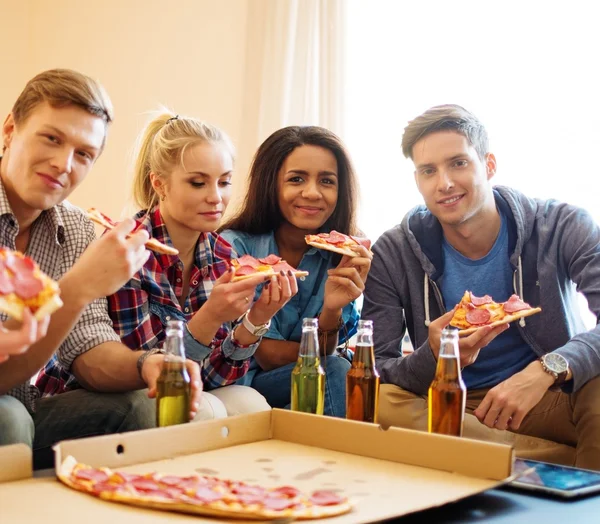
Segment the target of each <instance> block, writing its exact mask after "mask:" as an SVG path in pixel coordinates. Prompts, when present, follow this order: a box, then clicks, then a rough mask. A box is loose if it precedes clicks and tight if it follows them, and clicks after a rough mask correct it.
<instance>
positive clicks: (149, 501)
mask: <svg viewBox="0 0 600 524" xmlns="http://www.w3.org/2000/svg"><path fill="white" fill-rule="evenodd" d="M58 478H59V480H60V481H61V482H63V483H64V484H65V485H67V486H69V487H70V488H73V489H76V490H78V491H83V492H85V493H88V494H90V495H93V496H96V497H99V498H101V499H104V500H107V501H111V502H120V503H122V504H129V505H133V506H139V507H142V508H148V509H158V510H163V511H176V512H180V513H190V514H196V515H204V516H208V517H222V518H228V519H249V520H275V519H281V520H282V521H284V520H285V521H286V522H287V521H288V520H289V521H290V522H291V521H293V520H307V519H319V518H326V517H333V516H335V515H341V514H343V513H347V512H349V511H350V510H351V509H352V505H351V504H350V502H349V501H348V499H347V498H346V497H343V496H340V495H338V494H337V493H333V492H331V491H315V492H313V493H312V494H311V495H308V494H304V493H302V492H301V491H300V490H298V489H296V488H294V487H292V486H281V487H275V488H264V487H262V486H259V485H256V484H246V483H245V482H242V481H236V480H227V479H220V478H217V477H208V476H201V475H199V474H195V473H194V474H191V475H186V476H180V475H173V474H161V473H157V472H150V473H146V474H143V475H138V474H134V473H125V472H119V471H112V470H110V469H109V468H94V467H91V466H88V465H86V464H81V463H78V462H77V461H76V460H75V458H74V457H72V456H69V457H67V458H66V459H65V460H64V462H63V463H62V464H61V466H60V468H59V471H58Z"/></svg>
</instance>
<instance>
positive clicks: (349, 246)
mask: <svg viewBox="0 0 600 524" xmlns="http://www.w3.org/2000/svg"><path fill="white" fill-rule="evenodd" d="M304 240H305V241H306V243H307V244H308V245H310V246H313V247H316V248H317V249H324V250H325V251H332V252H334V253H339V254H340V255H347V256H349V257H355V256H358V255H359V253H358V252H357V248H358V247H359V246H364V247H366V248H367V249H368V250H369V251H371V241H370V240H369V239H368V238H359V237H355V236H352V235H345V234H344V233H339V232H338V231H331V232H330V233H319V234H318V235H305V236H304Z"/></svg>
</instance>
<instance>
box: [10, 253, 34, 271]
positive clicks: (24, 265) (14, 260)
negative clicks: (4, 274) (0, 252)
mask: <svg viewBox="0 0 600 524" xmlns="http://www.w3.org/2000/svg"><path fill="white" fill-rule="evenodd" d="M4 263H5V265H6V267H7V268H8V269H10V270H11V271H12V272H13V273H14V274H15V275H30V274H31V273H33V270H34V269H35V263H34V262H33V260H31V259H30V258H29V257H19V256H16V255H13V254H12V253H9V254H8V255H7V256H6V259H5V262H4Z"/></svg>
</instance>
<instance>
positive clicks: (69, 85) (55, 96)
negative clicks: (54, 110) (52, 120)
mask: <svg viewBox="0 0 600 524" xmlns="http://www.w3.org/2000/svg"><path fill="white" fill-rule="evenodd" d="M43 102H48V103H49V104H50V105H51V106H53V107H65V106H68V105H74V106H77V107H81V108H82V109H85V110H86V111H88V112H89V113H91V114H92V115H96V116H99V117H100V118H102V119H103V120H104V122H106V124H110V123H111V122H112V120H113V106H112V102H111V101H110V98H109V97H108V94H107V93H106V91H105V89H104V88H103V87H102V85H100V84H99V83H98V82H97V81H96V80H94V79H93V78H90V77H89V76H86V75H84V74H82V73H79V72H77V71H73V70H72V69H49V70H48V71H44V72H42V73H40V74H38V75H36V76H34V77H33V78H32V79H31V80H30V81H29V82H27V85H26V86H25V89H23V91H22V92H21V94H20V95H19V98H17V101H16V102H15V104H14V105H13V108H12V114H13V118H14V120H15V123H16V124H20V123H22V122H24V121H25V120H26V119H27V117H28V116H29V115H30V114H31V112H32V111H33V109H34V108H35V107H36V106H38V105H39V104H41V103H43Z"/></svg>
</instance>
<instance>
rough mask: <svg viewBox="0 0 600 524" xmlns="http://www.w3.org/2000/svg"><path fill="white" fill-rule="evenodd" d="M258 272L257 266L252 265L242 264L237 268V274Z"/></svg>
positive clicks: (243, 274)
mask: <svg viewBox="0 0 600 524" xmlns="http://www.w3.org/2000/svg"><path fill="white" fill-rule="evenodd" d="M254 273H256V268H254V267H252V266H240V267H238V268H237V269H236V270H235V274H236V275H237V276H245V275H252V274H254Z"/></svg>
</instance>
